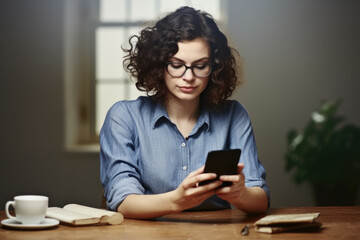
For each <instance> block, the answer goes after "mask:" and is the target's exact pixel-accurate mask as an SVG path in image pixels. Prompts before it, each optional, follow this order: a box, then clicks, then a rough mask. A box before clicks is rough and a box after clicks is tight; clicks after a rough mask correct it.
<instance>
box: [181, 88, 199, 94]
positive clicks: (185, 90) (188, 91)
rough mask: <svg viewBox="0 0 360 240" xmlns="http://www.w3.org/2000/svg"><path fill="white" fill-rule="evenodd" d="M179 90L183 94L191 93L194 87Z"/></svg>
mask: <svg viewBox="0 0 360 240" xmlns="http://www.w3.org/2000/svg"><path fill="white" fill-rule="evenodd" d="M179 89H180V91H181V92H183V93H192V92H194V91H195V89H196V87H179Z"/></svg>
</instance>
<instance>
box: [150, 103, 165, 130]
mask: <svg viewBox="0 0 360 240" xmlns="http://www.w3.org/2000/svg"><path fill="white" fill-rule="evenodd" d="M163 118H166V119H168V120H169V121H170V118H169V116H168V114H167V112H166V109H165V106H164V105H163V104H160V103H156V104H155V111H154V115H153V118H152V121H151V125H152V126H153V128H156V126H157V125H158V124H159V123H160V122H161V121H160V120H161V119H163Z"/></svg>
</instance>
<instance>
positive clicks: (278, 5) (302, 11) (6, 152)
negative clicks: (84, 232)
mask: <svg viewBox="0 0 360 240" xmlns="http://www.w3.org/2000/svg"><path fill="white" fill-rule="evenodd" d="M226 2H227V1H224V4H225V3H226ZM224 6H225V5H224ZM226 9H227V10H226ZM225 10H226V11H227V16H228V23H229V26H228V32H229V35H230V37H231V40H232V41H233V42H234V44H235V45H236V47H237V48H238V50H239V52H240V53H241V55H242V56H243V58H244V61H245V70H246V75H245V76H246V80H247V83H246V85H244V86H243V87H241V88H240V89H239V90H238V91H237V93H236V96H235V98H237V99H239V100H240V101H241V102H242V103H243V104H244V105H245V107H246V108H247V110H248V111H249V113H250V116H251V118H252V121H253V125H254V129H255V135H256V139H257V143H258V149H259V154H260V158H261V161H262V162H263V164H264V165H265V167H266V168H267V171H268V176H267V177H268V182H269V184H270V187H271V190H272V204H273V206H275V207H278V206H290V205H312V204H313V199H312V195H311V192H310V189H309V188H308V186H300V187H296V186H294V184H293V183H292V181H291V178H290V175H289V174H287V173H285V172H284V158H283V156H284V151H285V135H286V132H287V131H288V130H289V128H291V127H296V128H301V127H302V126H303V125H304V123H305V121H306V120H307V119H308V117H309V114H310V112H311V111H312V110H313V109H314V108H315V107H317V105H318V103H319V102H320V100H322V99H332V98H336V97H343V98H344V100H345V101H344V104H343V106H342V108H341V112H342V113H344V114H346V115H347V116H348V117H349V120H350V121H351V122H353V123H357V124H359V123H360V113H359V108H358V104H357V103H358V102H360V101H359V98H360V97H359V94H358V90H359V89H360V88H359V75H360V73H359V71H360V70H359V67H358V66H359V65H360V64H359V55H360V53H359V44H358V42H360V39H359V38H360V37H359V28H358V26H359V17H358V16H357V13H358V12H359V10H360V6H359V3H358V2H357V1H340V0H339V1H325V0H319V1H310V0H305V1H304V0H291V1H285V0H284V1H280V0H278V1H274V0H272V1H267V0H264V1H251V0H249V1H235V0H234V1H228V5H226V8H225ZM0 31H1V37H0V68H1V71H0V76H1V78H0V112H1V116H0V182H1V187H0V209H3V208H4V204H5V202H6V200H9V199H11V198H12V197H13V196H14V195H17V194H30V193H31V194H45V195H48V196H50V205H53V206H62V205H64V204H66V203H69V202H77V203H82V204H87V205H90V206H99V205H100V196H101V191H102V189H101V185H100V182H99V171H98V168H99V160H98V154H94V153H87V154H85V153H77V154H75V153H67V152H65V151H64V146H63V143H64V105H63V103H64V99H63V96H64V94H63V47H64V45H63V37H64V35H63V1H60V0H43V1H40V0H32V1H26V0H23V1H19V0H2V1H0Z"/></svg>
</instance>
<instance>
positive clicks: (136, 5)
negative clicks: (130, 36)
mask: <svg viewBox="0 0 360 240" xmlns="http://www.w3.org/2000/svg"><path fill="white" fill-rule="evenodd" d="M156 17H157V16H156V9H155V0H146V1H144V0H131V16H130V20H131V21H143V20H145V21H148V20H154V19H155V18H156Z"/></svg>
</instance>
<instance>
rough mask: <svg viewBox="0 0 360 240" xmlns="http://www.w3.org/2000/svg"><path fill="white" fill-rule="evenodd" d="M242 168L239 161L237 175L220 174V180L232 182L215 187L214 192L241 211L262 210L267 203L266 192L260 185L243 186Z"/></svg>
mask: <svg viewBox="0 0 360 240" xmlns="http://www.w3.org/2000/svg"><path fill="white" fill-rule="evenodd" d="M243 169H244V164H242V163H240V164H238V170H237V172H238V174H237V175H223V176H220V180H221V181H228V182H232V183H233V184H232V185H231V186H228V187H223V188H220V189H217V190H216V192H215V193H216V195H218V196H219V197H220V198H222V199H224V200H226V201H228V202H229V203H231V204H232V205H234V206H235V207H237V208H238V209H240V210H242V211H245V212H248V213H259V212H264V211H265V210H266V209H267V205H268V200H267V196H266V193H265V191H264V190H263V189H262V188H260V187H250V188H248V187H246V186H245V175H244V173H243V172H242V170H243Z"/></svg>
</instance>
